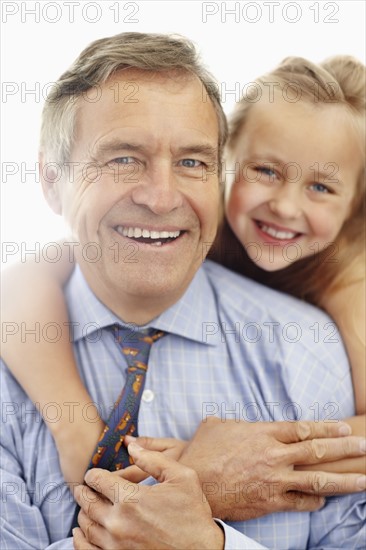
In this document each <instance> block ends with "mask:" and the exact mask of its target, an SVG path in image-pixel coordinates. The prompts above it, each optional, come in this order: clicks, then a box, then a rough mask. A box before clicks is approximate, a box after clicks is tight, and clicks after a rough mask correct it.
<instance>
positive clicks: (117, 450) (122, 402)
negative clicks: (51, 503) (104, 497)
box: [68, 325, 165, 537]
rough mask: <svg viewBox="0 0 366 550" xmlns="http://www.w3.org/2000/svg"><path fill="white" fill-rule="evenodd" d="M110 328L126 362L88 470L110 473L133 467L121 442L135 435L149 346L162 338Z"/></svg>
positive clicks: (151, 333) (159, 333)
mask: <svg viewBox="0 0 366 550" xmlns="http://www.w3.org/2000/svg"><path fill="white" fill-rule="evenodd" d="M112 328H113V331H114V335H115V341H116V342H117V344H118V346H119V348H120V349H121V352H122V354H123V355H124V356H125V358H126V360H127V365H128V367H127V369H126V374H127V376H126V382H125V385H124V388H123V390H122V392H121V394H120V396H119V397H118V399H117V401H116V402H115V404H114V407H113V411H112V412H111V414H110V416H109V419H108V422H107V424H106V427H105V428H104V430H103V432H102V434H101V436H100V439H99V441H98V443H97V446H96V448H95V450H94V453H93V456H92V458H91V460H90V463H89V466H88V470H90V469H91V468H97V467H98V468H104V469H107V470H111V471H113V470H120V469H122V468H126V467H127V466H131V464H133V462H131V460H130V455H129V454H128V451H127V449H126V447H125V445H123V440H124V438H125V436H126V435H130V434H135V435H137V418H138V412H139V408H140V401H141V396H142V392H143V391H144V385H145V377H146V371H147V362H148V359H149V354H150V350H151V346H152V344H153V343H154V342H156V340H159V338H161V337H162V336H164V334H165V333H164V332H162V331H161V330H156V329H152V328H150V329H146V330H142V331H137V330H135V329H134V328H131V327H129V328H124V327H121V326H120V325H114V326H113V327H112ZM79 511H80V507H79V506H76V510H75V513H74V517H73V520H72V524H71V528H70V531H69V535H68V536H69V537H72V530H73V528H74V527H78V521H77V519H78V514H79Z"/></svg>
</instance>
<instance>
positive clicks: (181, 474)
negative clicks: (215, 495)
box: [128, 442, 197, 483]
mask: <svg viewBox="0 0 366 550" xmlns="http://www.w3.org/2000/svg"><path fill="white" fill-rule="evenodd" d="M128 452H129V454H130V455H131V456H132V458H133V460H134V462H135V464H136V465H137V466H138V467H139V468H141V470H143V471H144V472H146V473H148V474H149V475H151V476H152V477H154V478H155V479H156V480H157V481H159V482H160V483H164V482H168V481H173V480H174V481H187V477H188V478H190V477H192V478H193V477H197V474H196V473H195V472H194V471H193V470H191V469H190V468H188V467H187V466H183V465H182V464H180V463H179V462H177V461H176V460H173V459H172V458H169V457H167V456H166V455H164V454H162V453H159V452H156V451H148V450H146V449H143V448H142V447H140V446H139V445H137V443H135V442H131V443H130V444H129V446H128Z"/></svg>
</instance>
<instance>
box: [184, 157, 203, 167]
mask: <svg viewBox="0 0 366 550" xmlns="http://www.w3.org/2000/svg"><path fill="white" fill-rule="evenodd" d="M180 164H181V165H182V166H184V168H198V167H199V166H202V164H203V163H202V162H201V161H200V160H195V159H183V160H181V161H180Z"/></svg>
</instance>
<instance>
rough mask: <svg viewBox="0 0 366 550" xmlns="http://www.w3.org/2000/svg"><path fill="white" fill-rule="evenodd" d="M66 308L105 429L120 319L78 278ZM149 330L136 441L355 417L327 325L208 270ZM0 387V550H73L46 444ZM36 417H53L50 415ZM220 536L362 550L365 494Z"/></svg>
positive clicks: (30, 416) (305, 309)
mask: <svg viewBox="0 0 366 550" xmlns="http://www.w3.org/2000/svg"><path fill="white" fill-rule="evenodd" d="M66 297H67V302H68V306H69V313H70V321H71V322H72V323H73V324H74V325H73V327H74V349H75V354H76V357H77V362H78V365H79V368H80V372H81V375H82V377H83V380H84V381H85V384H86V386H87V388H88V389H89V391H90V393H91V395H92V397H93V399H94V401H95V402H96V403H97V404H98V406H99V408H100V410H101V412H102V414H103V417H104V418H105V419H106V418H107V417H108V413H109V411H110V410H111V407H112V406H113V403H114V401H115V400H116V398H117V397H118V394H119V393H120V389H121V388H122V386H123V384H124V377H125V374H124V371H125V365H123V364H121V361H122V360H123V359H122V358H121V354H120V352H119V350H118V347H117V345H116V344H115V342H114V341H113V335H112V334H111V332H110V331H107V330H105V329H104V328H105V327H107V326H108V325H110V324H112V323H114V322H116V321H118V319H117V318H116V316H115V315H114V314H113V313H112V312H111V311H109V310H108V309H107V308H106V307H104V306H103V304H101V303H100V302H99V301H98V300H97V298H96V297H95V296H94V295H93V293H92V292H91V290H90V288H89V287H88V286H87V284H86V282H85V280H84V279H83V277H82V275H81V272H80V270H79V269H76V270H75V272H74V274H73V276H72V277H71V280H70V282H69V284H68V288H67V291H66ZM153 326H154V327H156V328H158V329H162V330H164V331H167V332H168V333H169V334H168V335H167V336H165V337H164V338H162V339H161V340H159V341H158V342H157V343H155V344H154V346H153V348H152V350H151V355H150V359H149V369H148V373H147V379H146V385H145V391H144V395H143V400H142V402H141V408H140V415H139V433H140V434H141V435H149V436H156V437H163V436H164V437H177V438H182V439H189V438H190V437H191V436H192V435H193V433H194V432H195V430H196V428H197V426H198V425H199V423H200V421H201V420H202V418H204V417H205V416H208V415H210V414H211V415H213V414H214V415H216V416H221V417H223V418H236V419H237V420H240V419H244V420H271V419H273V420H289V419H292V418H294V417H296V418H297V419H300V418H301V419H310V420H314V419H318V418H328V419H329V420H331V419H335V418H344V417H347V416H349V415H352V414H353V413H354V404H353V395H352V384H351V378H350V373H349V367H348V363H347V359H346V355H345V352H344V349H343V347H342V345H341V344H340V343H338V334H337V332H336V331H335V330H334V325H333V324H332V323H330V321H329V318H328V317H326V316H325V315H324V314H323V313H322V312H320V311H318V310H316V309H315V308H313V307H311V306H309V305H306V304H302V303H300V302H299V301H297V300H295V299H293V298H291V297H289V296H285V295H281V294H278V293H276V292H274V291H272V290H270V289H267V288H264V287H262V286H259V285H257V284H256V283H254V282H252V281H247V280H244V279H243V278H241V277H239V276H238V275H235V274H233V273H231V272H229V271H227V270H225V269H224V268H222V267H220V266H218V265H216V264H213V263H211V262H208V261H207V262H205V264H204V266H203V268H202V269H200V271H199V272H198V273H197V274H196V276H195V278H194V280H193V282H192V284H191V285H190V287H189V288H188V290H187V291H186V293H185V295H184V296H183V297H182V298H181V300H179V302H177V303H176V304H175V305H174V306H173V307H171V308H170V309H169V310H167V311H166V312H164V313H163V314H162V315H161V316H160V317H158V318H157V319H156V320H155V321H154V323H153ZM25 368H26V366H25ZM1 377H2V437H1V445H2V452H1V475H2V478H1V491H2V517H1V541H0V547H1V549H2V550H17V549H19V550H26V549H35V550H40V549H45V548H49V549H51V548H52V549H56V548H57V549H62V550H68V549H72V548H73V545H72V540H71V539H70V538H69V539H66V538H65V537H67V533H68V531H69V528H70V524H71V520H72V516H73V512H74V508H75V505H74V503H73V500H72V497H71V495H70V492H69V491H68V489H67V487H66V486H65V483H64V481H63V478H62V474H61V471H60V466H59V461H58V456H57V452H56V448H55V445H54V442H53V439H52V437H51V434H50V432H49V431H48V430H47V428H46V427H45V425H44V424H43V422H42V421H41V420H40V417H39V416H38V414H37V413H36V411H35V409H34V407H33V405H32V403H31V401H30V400H29V399H28V397H27V396H26V395H25V394H24V392H23V391H22V389H21V388H20V387H19V385H18V384H17V382H16V381H15V380H14V379H13V377H12V376H11V375H10V373H9V372H8V371H7V369H6V367H4V365H2V371H1ZM65 383H66V381H65ZM65 401H67V389H65ZM70 410H71V406H70ZM44 412H45V413H48V414H49V416H53V417H57V405H55V404H53V405H52V404H50V405H49V409H48V410H47V411H44ZM85 414H87V411H85ZM243 481H244V483H245V480H243ZM230 489H231V487H229V488H228V490H230ZM220 490H225V488H224V489H222V488H220ZM223 525H224V528H225V536H226V548H228V549H234V548H236V549H240V550H243V549H248V550H249V549H250V550H252V549H255V548H263V547H266V548H273V549H276V550H279V549H281V550H284V549H292V550H293V549H305V548H309V549H324V548H332V549H335V548H347V549H355V548H365V541H366V532H365V494H358V495H353V496H346V497H336V498H330V499H329V500H328V502H327V504H326V506H325V507H324V508H323V509H322V510H321V511H319V512H316V513H306V512H303V513H297V512H291V513H290V512H289V513H277V514H273V515H269V516H266V517H263V518H259V519H256V520H251V521H246V522H233V523H228V524H223Z"/></svg>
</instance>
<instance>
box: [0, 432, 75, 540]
mask: <svg viewBox="0 0 366 550" xmlns="http://www.w3.org/2000/svg"><path fill="white" fill-rule="evenodd" d="M4 435H5V434H4V430H3V435H2V440H3V441H4V440H5V443H6V439H7V438H6V437H4ZM0 462H1V470H0V477H1V488H0V494H1V536H0V547H1V550H40V549H50V550H51V549H52V550H53V549H54V550H56V549H60V550H61V549H62V550H73V548H74V546H73V543H72V539H71V538H69V539H62V540H59V541H57V542H55V543H52V544H51V545H50V538H49V535H48V530H47V526H46V524H45V522H44V519H43V517H42V513H41V510H40V509H39V508H38V506H35V505H34V504H32V500H31V495H30V494H29V492H28V489H27V485H26V483H25V481H24V479H23V478H22V475H21V469H20V465H19V463H18V461H17V459H16V456H15V455H14V452H12V450H11V449H9V448H6V447H5V446H4V445H3V444H2V445H1V449H0Z"/></svg>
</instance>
